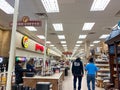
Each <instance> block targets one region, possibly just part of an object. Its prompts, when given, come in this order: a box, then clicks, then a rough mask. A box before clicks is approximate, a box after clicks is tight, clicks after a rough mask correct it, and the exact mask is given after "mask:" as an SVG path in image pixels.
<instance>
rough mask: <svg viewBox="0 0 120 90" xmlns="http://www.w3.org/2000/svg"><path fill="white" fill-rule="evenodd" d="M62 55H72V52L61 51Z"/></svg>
mask: <svg viewBox="0 0 120 90" xmlns="http://www.w3.org/2000/svg"><path fill="white" fill-rule="evenodd" d="M62 53H63V54H64V55H72V52H62Z"/></svg>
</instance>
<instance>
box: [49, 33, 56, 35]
mask: <svg viewBox="0 0 120 90" xmlns="http://www.w3.org/2000/svg"><path fill="white" fill-rule="evenodd" d="M49 34H50V35H57V34H56V33H49Z"/></svg>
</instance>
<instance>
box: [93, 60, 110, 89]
mask: <svg viewBox="0 0 120 90" xmlns="http://www.w3.org/2000/svg"><path fill="white" fill-rule="evenodd" d="M95 63H96V66H97V67H98V68H99V69H100V70H99V71H98V72H97V76H96V81H97V84H96V85H97V86H98V87H104V83H103V82H104V80H109V78H110V68H109V62H108V61H104V60H103V59H99V60H98V59H97V60H96V61H95Z"/></svg>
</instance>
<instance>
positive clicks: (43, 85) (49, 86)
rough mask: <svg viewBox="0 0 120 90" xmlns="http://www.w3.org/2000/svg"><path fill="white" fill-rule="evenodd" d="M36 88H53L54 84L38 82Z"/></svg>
mask: <svg viewBox="0 0 120 90" xmlns="http://www.w3.org/2000/svg"><path fill="white" fill-rule="evenodd" d="M36 90H52V84H51V83H50V82H37V84H36Z"/></svg>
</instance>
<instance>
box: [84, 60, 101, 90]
mask: <svg viewBox="0 0 120 90" xmlns="http://www.w3.org/2000/svg"><path fill="white" fill-rule="evenodd" d="M85 70H86V71H87V87H88V90H91V89H90V82H92V90H95V75H96V72H97V71H98V70H99V69H98V68H97V66H96V65H95V64H94V59H93V58H90V59H89V63H88V64H87V65H86V67H85Z"/></svg>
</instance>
